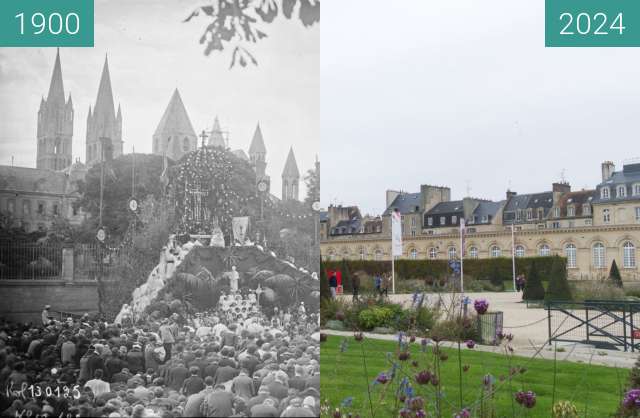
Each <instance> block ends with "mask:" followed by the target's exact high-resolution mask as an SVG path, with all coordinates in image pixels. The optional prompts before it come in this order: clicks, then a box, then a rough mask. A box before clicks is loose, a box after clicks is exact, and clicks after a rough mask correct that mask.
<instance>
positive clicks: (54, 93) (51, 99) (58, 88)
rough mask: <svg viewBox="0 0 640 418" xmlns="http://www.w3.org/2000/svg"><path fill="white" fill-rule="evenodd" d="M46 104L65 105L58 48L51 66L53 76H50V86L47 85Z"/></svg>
mask: <svg viewBox="0 0 640 418" xmlns="http://www.w3.org/2000/svg"><path fill="white" fill-rule="evenodd" d="M47 103H48V104H49V105H50V106H52V105H64V104H65V100H64V84H63V83H62V66H61V65H60V48H58V50H57V52H56V62H55V64H54V65H53V74H52V75H51V84H50V85H49V94H48V95H47Z"/></svg>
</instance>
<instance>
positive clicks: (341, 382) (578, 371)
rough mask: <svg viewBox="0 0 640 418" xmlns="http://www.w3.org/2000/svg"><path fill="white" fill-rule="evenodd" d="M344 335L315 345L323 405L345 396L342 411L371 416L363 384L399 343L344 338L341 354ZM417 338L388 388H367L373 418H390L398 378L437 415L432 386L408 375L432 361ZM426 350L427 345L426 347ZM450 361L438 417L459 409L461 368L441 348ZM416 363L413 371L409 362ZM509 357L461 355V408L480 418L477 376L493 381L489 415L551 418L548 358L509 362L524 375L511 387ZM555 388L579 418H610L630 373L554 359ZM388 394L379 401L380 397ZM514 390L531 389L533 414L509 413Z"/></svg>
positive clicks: (444, 368)
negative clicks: (406, 381)
mask: <svg viewBox="0 0 640 418" xmlns="http://www.w3.org/2000/svg"><path fill="white" fill-rule="evenodd" d="M342 340H343V337H338V336H333V335H329V336H328V339H327V341H326V342H323V343H322V345H321V363H320V364H321V377H320V382H321V393H322V400H323V401H324V400H328V401H329V403H330V405H331V406H332V407H336V406H340V403H341V402H342V401H343V400H344V399H345V398H347V397H353V403H352V407H351V408H349V409H345V412H346V411H352V412H355V413H359V414H360V415H361V416H362V417H370V416H371V413H370V405H369V400H368V397H367V382H369V383H371V382H373V381H374V379H375V377H376V376H377V375H378V373H380V372H388V371H389V370H390V369H391V363H390V360H388V359H387V354H386V353H389V352H391V353H394V355H393V357H392V359H396V356H395V352H396V349H397V346H398V345H397V343H396V342H393V341H381V340H373V339H365V340H364V341H363V342H358V341H355V340H354V339H353V338H348V339H347V348H346V350H345V351H344V352H342V353H341V352H340V346H341V342H342ZM419 341H420V340H419V339H418V340H416V342H415V343H413V344H411V345H410V350H411V358H410V359H409V360H408V361H406V362H399V363H402V365H401V369H400V370H399V371H398V372H397V375H398V376H399V378H396V379H395V380H394V381H392V382H391V383H389V384H387V385H379V384H378V385H373V386H372V389H371V390H372V399H373V410H374V413H375V416H376V417H385V418H386V417H396V416H397V411H398V410H399V408H400V407H396V401H395V397H394V391H395V388H396V387H397V386H396V385H397V384H398V383H399V381H400V379H401V378H402V377H403V376H407V377H409V379H410V380H411V383H412V385H413V387H414V389H415V391H416V392H417V395H420V396H422V397H423V398H425V400H426V403H427V405H428V406H427V417H432V416H433V417H435V416H438V415H437V414H436V413H435V407H434V405H435V404H434V403H435V388H434V386H432V385H424V386H423V385H417V384H415V380H414V378H413V376H414V375H415V374H416V372H417V371H419V370H422V369H423V368H424V367H425V365H427V364H429V363H431V362H432V359H433V354H431V351H430V350H428V351H427V353H423V352H421V346H420V343H419ZM429 349H430V347H429ZM363 350H364V354H365V358H366V367H367V371H368V376H366V375H365V372H364V367H363V355H362V354H363ZM444 351H445V352H446V353H447V354H448V355H449V358H448V360H446V361H444V362H442V363H441V382H442V392H443V395H442V402H441V403H442V404H443V406H442V415H441V416H442V417H447V418H449V417H452V414H453V413H455V412H457V411H459V405H460V397H459V390H458V389H459V383H458V382H459V370H460V369H459V367H458V351H457V350H454V349H449V350H444ZM413 360H416V361H418V362H419V366H418V368H417V369H416V368H414V367H413V366H412V365H411V362H412V361H413ZM509 361H510V359H509V357H508V356H505V355H499V354H493V353H486V352H481V351H477V350H469V349H467V348H466V347H463V349H462V364H463V365H469V366H470V367H469V370H468V371H467V372H465V373H463V375H462V380H463V403H464V405H465V406H467V407H469V406H471V407H472V408H474V409H472V410H473V413H472V416H473V417H476V416H479V415H480V414H479V412H480V402H479V399H480V393H481V389H482V378H483V376H484V375H485V374H487V373H490V374H492V375H493V376H495V378H496V388H497V389H496V394H495V407H496V414H495V415H494V416H495V417H549V416H550V415H551V414H550V411H551V404H552V396H553V376H554V362H553V361H550V360H539V359H536V360H531V359H528V358H523V357H512V358H511V366H522V367H525V368H526V372H525V373H523V374H519V373H518V374H517V375H516V376H515V378H514V379H513V380H512V381H511V386H512V388H510V387H509V385H510V383H509V379H504V380H503V381H500V376H508V375H509V368H510V365H509ZM555 365H556V368H557V373H556V390H555V400H556V401H558V400H569V401H572V402H573V403H574V404H575V405H576V407H577V408H578V412H579V416H580V417H581V418H586V417H594V418H603V417H609V416H610V415H611V414H612V413H614V412H615V411H616V408H617V406H618V404H619V402H620V400H621V391H622V388H623V387H624V384H625V382H626V381H627V378H628V375H629V370H628V369H616V368H612V367H604V366H595V365H588V364H583V363H570V362H563V361H558V362H556V363H555ZM385 389H386V393H385V394H384V396H383V397H382V400H380V399H381V394H382V393H383V392H384V391H385ZM518 390H532V391H534V392H535V393H536V395H537V403H536V406H535V407H534V408H533V409H528V410H527V409H524V408H522V407H521V406H520V405H518V404H517V403H515V414H514V413H513V410H512V402H511V399H512V394H513V393H515V392H516V391H518Z"/></svg>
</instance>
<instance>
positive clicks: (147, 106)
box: [0, 0, 320, 418]
mask: <svg viewBox="0 0 640 418" xmlns="http://www.w3.org/2000/svg"><path fill="white" fill-rule="evenodd" d="M319 142H320V0H254V1H237V0H208V1H197V0H176V1H171V2H167V1H162V0H136V1H126V0H109V1H107V0H95V43H94V46H93V47H87V48H67V47H59V48H58V47H47V48H45V47H42V48H8V47H3V48H0V415H2V416H51V417H53V416H55V417H58V416H60V417H66V416H74V417H76V416H82V417H136V418H139V417H163V418H165V417H166V418H169V417H193V416H204V417H314V416H319V415H320V365H319V361H320V332H319V330H320V314H319V309H320V280H319V276H320V265H319V264H320V246H319V242H320V238H319V235H320V230H319V219H320V160H319Z"/></svg>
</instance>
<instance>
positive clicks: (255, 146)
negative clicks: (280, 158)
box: [249, 122, 267, 156]
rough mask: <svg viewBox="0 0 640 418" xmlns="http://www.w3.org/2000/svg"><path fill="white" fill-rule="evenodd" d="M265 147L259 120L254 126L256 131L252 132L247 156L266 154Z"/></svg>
mask: <svg viewBox="0 0 640 418" xmlns="http://www.w3.org/2000/svg"><path fill="white" fill-rule="evenodd" d="M266 153H267V147H265V146H264V139H263V138H262V131H261V130H260V122H258V125H257V126H256V131H255V132H254V134H253V139H252V140H251V146H250V147H249V156H253V155H258V154H266Z"/></svg>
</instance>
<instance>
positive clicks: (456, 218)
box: [451, 215, 458, 225]
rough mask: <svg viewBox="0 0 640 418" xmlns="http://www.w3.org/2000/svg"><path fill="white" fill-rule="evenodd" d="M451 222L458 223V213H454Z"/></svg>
mask: <svg viewBox="0 0 640 418" xmlns="http://www.w3.org/2000/svg"><path fill="white" fill-rule="evenodd" d="M451 223H452V224H453V225H456V224H457V223H458V217H457V216H456V215H453V216H452V217H451Z"/></svg>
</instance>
